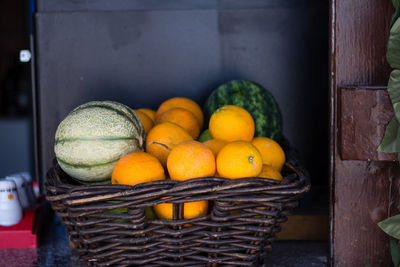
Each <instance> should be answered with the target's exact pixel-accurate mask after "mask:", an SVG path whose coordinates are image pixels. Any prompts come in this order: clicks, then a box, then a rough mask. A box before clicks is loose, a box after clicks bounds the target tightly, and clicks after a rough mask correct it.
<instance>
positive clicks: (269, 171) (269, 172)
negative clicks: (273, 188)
mask: <svg viewBox="0 0 400 267" xmlns="http://www.w3.org/2000/svg"><path fill="white" fill-rule="evenodd" d="M258 177H262V178H270V179H273V180H277V181H282V180H283V177H282V174H281V173H280V172H278V171H277V170H275V169H274V168H272V167H271V166H269V165H266V164H264V165H263V167H262V170H261V173H260V174H259V175H258Z"/></svg>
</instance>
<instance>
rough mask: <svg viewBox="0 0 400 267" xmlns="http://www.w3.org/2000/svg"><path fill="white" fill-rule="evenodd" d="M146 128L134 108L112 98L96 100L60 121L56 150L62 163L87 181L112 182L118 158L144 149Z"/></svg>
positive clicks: (80, 179) (72, 173) (75, 175)
mask: <svg viewBox="0 0 400 267" xmlns="http://www.w3.org/2000/svg"><path fill="white" fill-rule="evenodd" d="M144 139H145V132H144V129H143V125H142V123H141V121H140V118H139V117H138V116H137V115H136V113H135V112H133V111H132V110H131V108H129V107H127V106H125V105H123V104H120V103H117V102H112V101H93V102H88V103H86V104H83V105H81V106H79V107H77V108H75V109H74V110H72V111H71V113H69V114H68V116H67V117H66V118H65V119H64V120H63V121H62V122H61V123H60V124H59V126H58V128H57V131H56V135H55V146H54V151H55V154H56V158H57V161H58V163H59V165H60V167H61V168H62V169H63V170H64V171H65V172H66V173H67V174H68V175H70V176H71V177H73V178H75V179H77V180H79V181H81V182H85V183H99V182H100V183H102V182H104V183H107V182H110V177H111V173H112V170H113V167H114V165H115V164H116V162H117V161H118V160H119V159H120V158H121V157H122V156H124V155H126V154H127V153H130V152H134V151H143V144H144Z"/></svg>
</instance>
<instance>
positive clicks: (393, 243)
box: [390, 238, 400, 267]
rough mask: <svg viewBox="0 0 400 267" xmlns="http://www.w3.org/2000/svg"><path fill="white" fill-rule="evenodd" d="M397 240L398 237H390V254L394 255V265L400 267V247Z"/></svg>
mask: <svg viewBox="0 0 400 267" xmlns="http://www.w3.org/2000/svg"><path fill="white" fill-rule="evenodd" d="M397 242H398V240H397V239H395V238H390V255H391V256H392V261H393V266H394V267H399V265H400V248H399V246H398V245H397Z"/></svg>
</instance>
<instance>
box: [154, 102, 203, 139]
mask: <svg viewBox="0 0 400 267" xmlns="http://www.w3.org/2000/svg"><path fill="white" fill-rule="evenodd" d="M167 121H169V122H173V123H176V124H178V125H179V126H181V127H182V128H183V129H185V130H186V131H187V132H188V133H189V134H190V135H191V136H192V137H193V139H196V138H197V137H198V136H199V134H200V126H199V122H198V121H197V119H196V117H195V116H194V115H193V113H192V112H190V111H188V110H187V109H184V108H172V109H169V110H167V111H165V112H164V113H162V114H160V116H158V117H157V118H156V124H159V123H163V122H167Z"/></svg>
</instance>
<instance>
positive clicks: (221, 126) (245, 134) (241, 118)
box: [208, 105, 255, 142]
mask: <svg viewBox="0 0 400 267" xmlns="http://www.w3.org/2000/svg"><path fill="white" fill-rule="evenodd" d="M208 129H209V130H210V134H211V137H212V138H213V139H221V140H225V141H228V142H231V141H236V140H243V141H249V142H251V140H252V139H253V136H254V129H255V126H254V120H253V118H252V117H251V115H250V113H249V112H248V111H247V110H245V109H244V108H241V107H238V106H234V105H227V106H223V107H221V108H219V109H217V110H216V111H215V112H214V113H213V114H212V115H211V118H210V124H209V128H208Z"/></svg>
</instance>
